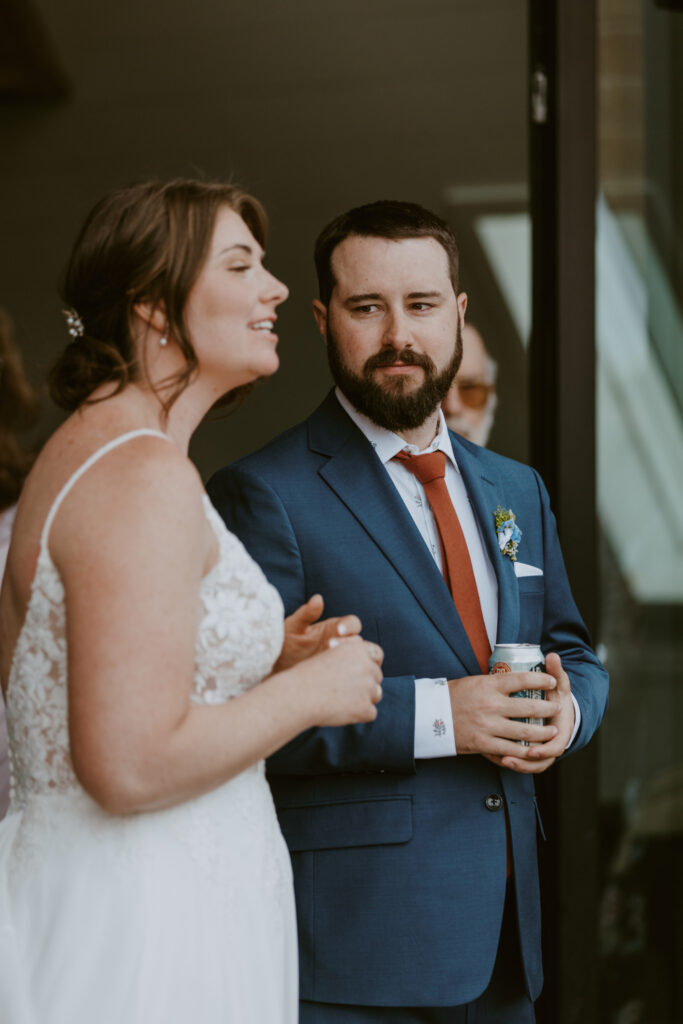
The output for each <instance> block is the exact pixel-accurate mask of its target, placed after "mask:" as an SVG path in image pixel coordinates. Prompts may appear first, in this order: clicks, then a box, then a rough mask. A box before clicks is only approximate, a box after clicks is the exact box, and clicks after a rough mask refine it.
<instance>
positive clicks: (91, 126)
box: [0, 0, 683, 1024]
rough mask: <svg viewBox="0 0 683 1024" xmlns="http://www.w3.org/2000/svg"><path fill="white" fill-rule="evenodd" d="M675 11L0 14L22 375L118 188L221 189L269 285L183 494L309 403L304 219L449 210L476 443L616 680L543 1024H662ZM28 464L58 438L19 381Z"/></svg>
mask: <svg viewBox="0 0 683 1024" xmlns="http://www.w3.org/2000/svg"><path fill="white" fill-rule="evenodd" d="M681 6H682V5H681V2H680V0H660V2H657V0H582V2H581V3H576V0H422V2H421V3H420V4H419V5H416V4H414V3H410V2H408V0H370V2H364V3H361V2H359V0H346V3H345V4H343V5H340V4H333V3H331V2H330V0H315V2H313V0H297V2H296V3H294V4H284V3H281V2H278V0H251V2H250V3H249V4H237V3H234V2H231V0H222V2H221V3H219V2H218V0H194V2H193V3H189V2H187V0H166V2H165V3H163V4H161V3H159V2H158V0H148V2H147V3H145V4H142V3H139V2H136V3H133V2H132V0H119V2H118V3H117V4H111V5H101V6H100V5H93V4H92V3H86V2H85V0H60V2H59V3H54V2H52V3H50V2H49V0H3V3H2V6H0V139H1V140H2V141H1V148H0V307H3V308H4V309H5V310H6V311H7V313H8V314H9V315H10V317H11V319H12V321H13V323H14V333H15V338H16V341H17V343H18V346H19V349H20V351H21V353H22V357H23V362H24V365H25V367H26V370H27V372H28V374H29V376H30V378H31V381H32V383H33V384H34V385H35V386H36V387H37V388H39V389H40V388H42V382H43V379H44V376H45V372H46V370H47V368H48V367H49V365H50V364H51V362H52V361H53V359H54V358H55V356H56V354H57V353H58V351H59V350H60V348H61V347H62V346H63V345H64V344H65V342H66V340H67V338H66V332H65V327H64V323H63V320H62V317H61V314H60V303H59V299H58V296H57V291H56V282H57V280H58V278H59V274H60V272H61V269H62V267H63V265H64V263H65V260H66V257H67V254H68V251H69V249H70V246H71V244H72V241H73V239H74V237H75V234H76V231H77V229H78V227H79V225H80V222H81V221H82V219H83V217H84V215H85V213H86V212H87V210H88V209H89V208H90V206H91V205H92V203H93V202H94V201H95V200H96V199H97V198H99V197H100V196H101V195H102V194H103V193H104V192H106V191H107V190H108V189H110V188H111V187H113V186H116V185H119V184H122V183H126V182H131V181H135V180H141V179H145V178H148V177H171V176H175V175H183V176H200V177H208V178H221V179H224V178H230V179H233V180H236V181H239V182H240V183H241V184H243V185H244V186H245V187H246V188H247V189H248V190H250V191H252V192H253V193H254V194H255V195H257V196H258V197H259V198H260V199H261V200H262V201H263V202H264V203H265V205H266V208H267V210H268V213H269V216H270V222H271V240H270V242H269V246H268V256H267V263H268V266H269V267H270V269H272V270H273V272H274V273H275V274H277V275H278V276H280V277H281V278H282V279H283V280H284V281H285V282H286V283H287V284H288V286H289V288H290V292H291V298H290V300H289V301H288V303H287V304H286V305H285V306H284V307H283V308H282V312H281V314H280V321H279V326H278V333H279V335H280V338H281V341H280V346H279V352H280V356H281V369H280V372H279V373H278V374H277V376H276V377H274V378H273V379H271V380H268V381H265V382H263V383H261V384H259V385H258V387H257V389H256V390H255V392H254V393H253V394H252V395H251V396H250V397H249V398H248V399H247V401H246V402H245V404H244V405H243V406H242V407H241V408H240V409H239V410H238V411H237V412H235V413H233V414H232V415H230V416H228V417H227V418H223V419H220V420H217V421H214V422H208V423H206V424H204V425H203V426H202V427H201V428H200V430H199V432H198V434H197V436H196V439H195V442H194V443H193V448H192V456H193V458H194V459H195V461H196V462H197V464H198V466H199V468H200V470H201V471H202V473H203V475H204V476H205V478H206V477H207V476H208V475H210V473H211V472H213V471H214V470H215V469H217V468H218V467H219V466H220V465H222V464H224V463H226V462H228V461H231V460H232V459H234V458H236V457H238V456H239V455H241V454H243V453H245V452H247V451H250V450H252V449H254V448H256V447H258V446H260V445H261V444H263V443H265V441H267V440H268V439H269V438H270V437H272V436H273V435H274V434H275V433H278V432H279V431H281V430H283V429H285V428H286V427H288V426H290V425H292V424H293V423H295V422H298V421H299V420H301V419H302V418H304V417H305V416H306V415H308V413H309V412H310V411H311V410H312V409H313V408H314V407H315V406H316V405H317V404H318V403H319V401H320V400H321V399H322V397H323V396H324V394H325V392H326V391H327V389H328V387H329V386H330V381H329V375H328V372H327V366H326V361H325V356H324V349H323V346H322V343H321V341H320V339H319V337H318V334H317V331H316V329H315V325H314V323H313V319H312V316H311V312H310V302H311V298H312V297H313V296H314V294H315V279H314V273H313V264H312V259H311V252H312V247H313V242H314V239H315V236H316V234H317V233H318V231H319V230H320V228H321V227H322V226H323V225H324V224H325V223H326V222H327V221H329V220H330V219H331V218H332V217H333V216H335V215H336V214H337V213H339V212H341V211H343V210H345V209H347V208H349V207H350V206H353V205H356V204H360V203H363V202H369V201H371V200H374V199H378V198H396V199H411V200H415V201H417V202H420V203H423V204H424V205H426V206H428V207H430V208H431V209H433V210H435V211H436V212H438V213H439V214H441V215H442V216H443V217H445V218H446V219H447V220H449V221H450V222H451V223H452V225H453V227H454V228H455V230H456V233H457V234H458V237H459V240H460V246H461V261H462V284H463V288H464V289H465V290H466V291H467V292H468V294H469V298H470V302H469V307H468V316H469V319H470V320H471V321H472V323H474V324H476V326H477V327H478V329H479V331H480V332H481V335H482V336H483V338H484V341H485V344H486V346H487V348H488V350H489V353H490V355H491V356H492V357H493V358H494V359H495V360H496V362H497V364H498V372H497V392H498V405H497V408H496V413H495V421H494V424H493V429H492V432H491V436H490V438H489V441H488V444H489V446H490V447H492V448H494V449H495V450H498V451H500V452H502V453H504V454H506V455H510V456H512V457H514V458H518V459H522V460H524V461H531V462H532V463H533V464H534V465H536V466H537V467H538V468H539V469H540V470H541V472H542V473H543V475H544V477H545V479H546V481H547V482H548V485H549V488H550V491H551V495H552V498H553V503H554V506H555V509H556V513H557V515H558V521H559V526H560V532H561V535H562V541H563V547H564V550H565V557H566V559H567V563H568V568H569V572H570V576H571V578H572V583H573V586H574V590H575V594H576V596H577V600H578V603H579V606H580V607H581V609H582V611H583V613H584V615H585V617H586V619H587V621H588V623H589V626H590V628H591V630H592V633H593V637H594V640H595V642H596V643H597V644H598V645H599V648H600V652H601V654H602V656H603V657H604V658H605V660H606V663H607V667H608V668H609V669H610V672H611V675H612V699H611V707H610V710H609V713H608V717H607V719H606V721H605V724H604V726H603V728H602V730H601V733H600V736H599V741H598V742H597V743H594V744H593V745H592V746H591V747H590V748H589V749H588V750H586V751H585V752H583V753H582V754H581V755H579V756H577V757H576V758H575V759H569V760H568V761H567V762H566V763H563V764H562V765H561V766H560V767H559V768H558V769H557V770H556V771H555V772H554V774H553V776H552V778H550V777H549V778H548V779H544V780H543V783H542V786H541V799H542V803H543V812H544V818H545V820H546V823H547V824H548V825H549V828H548V829H547V831H549V833H550V838H549V841H548V842H547V843H546V844H544V849H543V854H542V855H543V872H544V885H545V887H546V895H545V907H546V914H545V941H546V964H547V973H548V984H547V986H546V992H545V994H544V996H543V1000H542V1004H541V1006H540V1007H539V1021H540V1022H543V1021H545V1022H548V1024H549V1022H553V1024H556V1022H560V1024H565V1022H566V1024H569V1022H574V1021H577V1022H578V1021H582V1022H595V1024H660V1022H661V1024H669V1022H672V1024H673V1022H676V1021H680V1020H681V1019H683V1016H682V1013H683V1011H681V1006H683V980H681V979H682V978H683V970H682V969H681V968H683V880H682V879H683V739H682V734H683V669H682V667H681V666H682V665H683V611H682V609H683V133H681V130H680V125H681V124H683V12H682V11H681ZM41 397H42V413H41V418H40V421H39V424H38V426H37V427H36V428H35V429H34V430H33V431H32V432H29V433H28V434H27V435H26V437H25V439H24V440H25V444H26V446H27V447H29V448H30V447H36V446H38V445H39V444H40V442H41V440H42V439H44V438H45V437H46V436H47V435H48V433H49V432H50V431H51V430H52V429H54V427H55V426H56V424H57V423H58V422H59V419H60V414H59V413H58V411H57V410H56V409H55V408H54V407H52V406H51V405H50V403H49V400H48V399H47V397H46V395H45V392H44V390H43V391H42V393H41Z"/></svg>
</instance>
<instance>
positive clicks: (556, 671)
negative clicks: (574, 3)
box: [545, 653, 569, 691]
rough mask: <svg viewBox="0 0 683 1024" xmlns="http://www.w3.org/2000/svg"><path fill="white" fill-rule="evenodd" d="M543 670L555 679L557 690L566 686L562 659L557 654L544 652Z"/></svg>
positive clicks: (565, 674)
mask: <svg viewBox="0 0 683 1024" xmlns="http://www.w3.org/2000/svg"><path fill="white" fill-rule="evenodd" d="M545 670H546V672H547V673H548V675H549V676H553V678H554V679H556V680H557V689H558V691H559V690H561V689H565V688H566V684H568V682H569V680H568V676H567V673H566V672H565V671H564V669H563V668H562V659H561V658H560V656H559V654H554V653H552V654H546V656H545Z"/></svg>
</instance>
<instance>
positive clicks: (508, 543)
mask: <svg viewBox="0 0 683 1024" xmlns="http://www.w3.org/2000/svg"><path fill="white" fill-rule="evenodd" d="M493 515H494V516H495V520H496V534H497V535H498V547H499V548H500V553H501V554H502V555H507V556H508V558H510V559H511V560H512V561H513V562H516V561H517V547H518V545H519V542H520V541H521V539H522V531H521V530H520V528H519V527H518V526H517V516H516V515H515V513H514V512H513V511H512V509H511V508H503V506H502V505H499V506H498V508H497V509H496V511H495V512H494V513H493Z"/></svg>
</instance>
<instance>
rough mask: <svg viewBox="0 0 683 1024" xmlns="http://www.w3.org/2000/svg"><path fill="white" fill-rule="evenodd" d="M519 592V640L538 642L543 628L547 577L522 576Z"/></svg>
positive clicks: (531, 642) (524, 642)
mask: <svg viewBox="0 0 683 1024" xmlns="http://www.w3.org/2000/svg"><path fill="white" fill-rule="evenodd" d="M517 586H518V593H519V642H520V643H521V644H537V643H539V642H540V639H541V635H542V630H543V609H544V605H545V577H543V576H522V577H520V578H519V579H518V580H517Z"/></svg>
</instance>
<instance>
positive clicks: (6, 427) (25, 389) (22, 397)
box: [0, 309, 38, 818]
mask: <svg viewBox="0 0 683 1024" xmlns="http://www.w3.org/2000/svg"><path fill="white" fill-rule="evenodd" d="M37 410H38V399H37V396H36V394H35V392H34V390H33V388H32V387H31V385H30V384H29V382H28V379H27V378H26V375H25V373H24V371H23V368H22V365H21V359H20V357H19V352H18V350H17V347H16V345H15V343H14V338H13V336H12V323H11V321H10V318H9V317H8V316H7V314H6V313H5V312H4V310H2V309H0V583H1V582H2V575H3V572H4V570H5V562H6V560H7V551H8V548H9V541H10V536H11V534H12V523H13V522H14V514H15V512H16V508H17V501H18V499H19V492H20V491H21V487H22V484H23V482H24V479H25V478H26V475H27V474H28V471H29V469H30V468H31V465H32V463H33V455H31V454H30V453H29V452H27V451H24V449H23V448H22V447H21V445H20V443H19V434H20V433H21V432H22V431H23V430H26V429H27V428H28V427H30V426H31V425H32V424H33V422H34V420H35V416H36V413H37ZM8 798H9V764H8V757H7V733H6V730H5V705H4V702H3V700H2V696H1V695H0V818H2V817H4V814H5V812H6V810H7V803H8Z"/></svg>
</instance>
